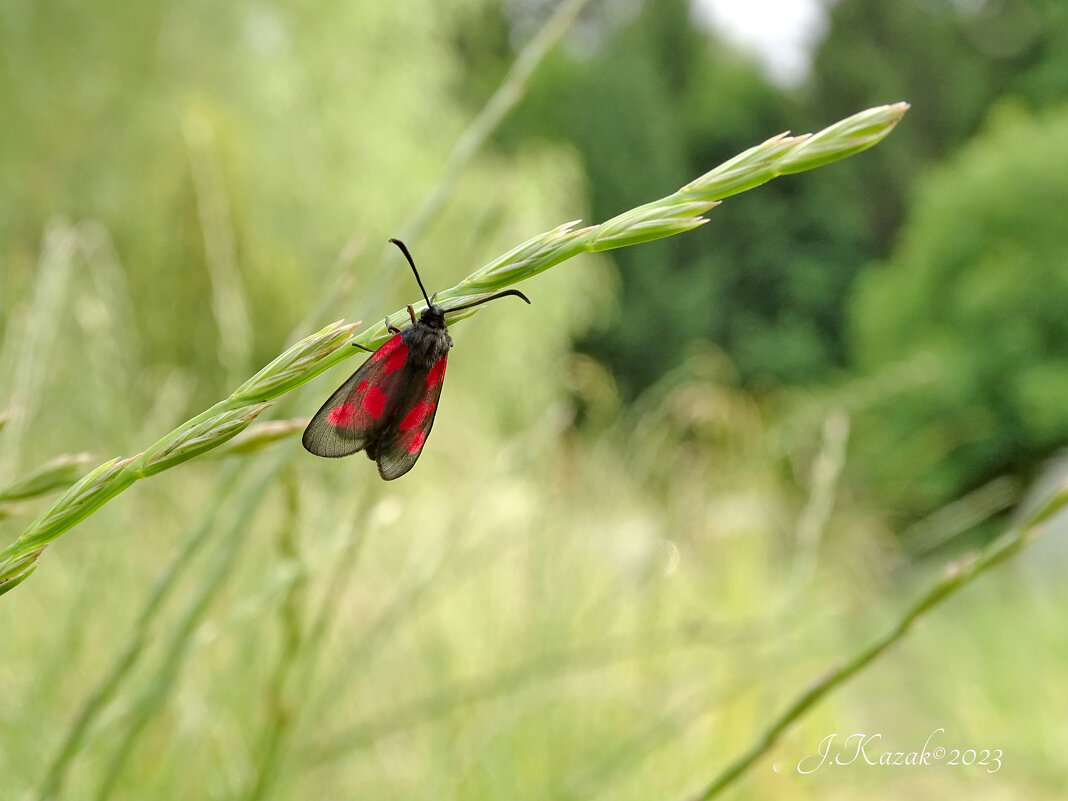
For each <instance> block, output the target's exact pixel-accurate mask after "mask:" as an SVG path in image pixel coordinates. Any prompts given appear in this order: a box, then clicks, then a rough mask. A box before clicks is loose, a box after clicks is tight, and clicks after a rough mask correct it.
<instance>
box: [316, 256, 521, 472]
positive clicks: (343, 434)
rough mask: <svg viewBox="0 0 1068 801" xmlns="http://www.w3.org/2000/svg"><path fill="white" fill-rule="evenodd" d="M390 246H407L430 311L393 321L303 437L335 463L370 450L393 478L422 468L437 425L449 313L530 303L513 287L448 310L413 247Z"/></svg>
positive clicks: (410, 310)
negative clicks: (422, 273)
mask: <svg viewBox="0 0 1068 801" xmlns="http://www.w3.org/2000/svg"><path fill="white" fill-rule="evenodd" d="M389 241H390V242H392V243H393V244H394V245H396V246H397V247H398V248H400V250H401V253H403V254H404V258H405V259H407V260H408V264H410V265H411V267H412V272H413V273H414V274H415V280H416V282H417V283H418V284H419V290H420V291H421V292H422V293H423V299H424V300H426V309H424V310H423V312H422V313H421V314H420V315H419V317H418V319H417V318H416V316H415V310H414V309H413V308H412V307H411V306H410V305H409V306H408V316H409V317H411V318H412V324H411V325H410V326H408V327H407V328H405V329H404V330H403V331H402V330H401V329H399V328H397V327H395V326H393V325H390V322H389V317H387V318H386V328H387V330H388V331H389V332H390V333H392V334H393V336H392V337H391V338H390V339H388V340H386V342H385V343H384V344H383V345H382V346H381V347H379V348H378V350H376V351H374V352H372V353H371V356H370V357H369V358H368V359H367V361H365V362H364V363H363V364H362V365H361V366H360V368H359V369H358V370H357V371H356V372H355V373H353V374H352V375H351V376H349V378H348V380H346V381H345V383H344V384H342V385H341V386H340V387H338V388H337V390H336V391H335V392H334V394H333V395H331V396H330V398H329V399H328V400H327V401H326V403H324V404H323V406H322V408H321V409H319V411H318V412H316V413H315V416H314V417H313V418H312V419H311V422H309V423H308V427H307V428H306V429H305V430H304V437H303V440H302V441H303V443H304V447H305V448H306V449H307V450H308V451H310V452H311V453H313V454H315V455H316V456H326V457H330V458H334V457H338V456H348V455H349V454H352V453H356V452H357V451H364V452H365V453H366V454H367V456H368V458H369V459H371V460H372V461H374V462H377V463H378V474H379V475H380V476H382V478H384V479H385V480H386V481H392V480H393V479H395V478H400V477H401V476H403V475H404V474H405V473H407V472H408V471H409V470H411V469H412V467H414V466H415V463H416V461H417V460H418V459H419V454H421V453H422V452H423V446H424V445H425V444H426V440H427V437H429V436H430V429H431V428H432V427H433V425H434V417H435V415H436V414H437V411H438V400H439V398H440V397H441V387H442V384H443V383H444V381H445V365H446V363H447V361H448V358H449V350H450V349H451V348H452V337H450V336H449V330H448V326H447V325H446V323H445V315H446V314H450V313H451V312H458V311H463V310H464V309H471V308H474V307H475V306H481V305H482V304H483V303H489V302H490V301H491V300H497V299H498V298H503V297H507V296H508V295H515V296H516V297H519V298H522V299H523V300H524V301H526V302H527V303H528V304H529V303H530V299H529V298H528V297H527V296H526V295H524V294H523V293H522V292H520V291H519V290H517V289H508V290H505V291H504V292H498V293H497V294H496V295H491V296H490V297H488V298H483V299H482V300H476V301H474V302H473V303H465V304H463V305H462V306H454V307H452V308H451V309H443V308H442V307H441V306H438V305H437V304H435V303H434V299H435V298H437V294H434V295H433V296H431V297H429V298H428V297H427V295H426V289H424V288H423V281H422V279H421V278H420V277H419V271H418V270H417V269H416V268H415V261H414V260H413V259H412V256H411V254H410V253H409V252H408V248H407V247H405V245H404V243H403V242H401V241H400V240H399V239H390V240H389ZM357 347H362V346H359V345H357ZM364 350H368V349H367V348H364Z"/></svg>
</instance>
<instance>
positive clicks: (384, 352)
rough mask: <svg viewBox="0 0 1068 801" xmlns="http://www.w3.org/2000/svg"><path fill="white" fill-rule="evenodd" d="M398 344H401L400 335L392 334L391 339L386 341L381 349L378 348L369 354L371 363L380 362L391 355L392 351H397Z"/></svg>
mask: <svg viewBox="0 0 1068 801" xmlns="http://www.w3.org/2000/svg"><path fill="white" fill-rule="evenodd" d="M400 343H401V335H400V334H394V335H393V337H392V338H391V339H388V340H386V342H385V343H384V344H383V345H382V347H380V348H379V349H378V350H376V351H375V352H374V353H372V354H371V361H373V362H380V361H382V360H383V359H384V358H386V357H387V356H389V354H391V353H392V352H393V351H395V350H396V349H397V346H398V345H400Z"/></svg>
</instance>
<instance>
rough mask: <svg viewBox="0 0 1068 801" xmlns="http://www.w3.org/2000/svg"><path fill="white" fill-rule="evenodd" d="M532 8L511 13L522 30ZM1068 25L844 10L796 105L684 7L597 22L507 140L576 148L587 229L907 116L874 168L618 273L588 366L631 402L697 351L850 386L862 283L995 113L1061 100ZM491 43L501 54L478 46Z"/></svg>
mask: <svg viewBox="0 0 1068 801" xmlns="http://www.w3.org/2000/svg"><path fill="white" fill-rule="evenodd" d="M540 7H541V6H540V4H538V3H522V2H521V3H513V4H511V8H512V14H513V19H512V22H513V26H515V24H516V20H518V22H519V27H521V24H522V22H523V20H524V18H525V17H524V14H531V13H534V12H536V11H537V10H538V9H539V8H540ZM1065 8H1066V5H1065V4H1064V3H1062V2H1060V0H1034V2H1026V1H1025V0H1005V2H999V3H978V4H963V3H951V2H948V1H946V2H924V1H921V0H905V2H900V0H843V1H842V2H839V3H836V4H834V5H833V6H831V7H830V9H829V12H828V13H829V17H828V32H827V35H826V38H825V39H824V40H823V42H822V43H821V44H820V46H819V49H818V51H817V53H816V55H815V61H814V65H813V71H812V75H811V76H810V79H809V80H808V82H807V83H806V84H805V85H804V86H802V87H801V88H800V89H799V90H796V91H792V92H787V91H784V90H780V89H779V88H777V87H774V86H772V85H770V84H768V82H767V81H766V80H765V79H764V78H763V77H762V75H761V74H760V72H759V71H758V69H757V67H756V66H755V65H754V64H753V63H752V62H751V60H749V59H748V58H747V57H744V56H742V55H740V54H739V53H737V52H736V51H734V50H733V49H732V48H731V47H730V46H728V45H726V44H724V43H723V42H720V41H717V39H716V37H715V36H714V35H713V34H711V33H709V32H705V31H702V30H700V29H699V28H697V27H696V26H695V24H694V22H693V19H692V17H691V11H690V8H689V4H688V3H687V2H685V0H657V1H656V2H649V1H648V0H646V1H645V2H636V3H618V2H605V3H601V4H596V5H594V6H593V7H592V8H591V12H590V13H589V14H588V15H587V17H586V19H585V21H584V25H583V26H582V28H581V29H580V31H579V32H578V34H577V35H575V36H574V37H572V41H571V42H570V48H569V49H567V50H566V51H565V52H562V53H560V54H558V55H557V57H556V58H555V59H553V60H552V61H551V63H550V64H549V65H548V66H547V68H546V69H544V70H543V71H542V72H541V73H540V74H539V75H538V77H537V80H536V82H535V86H534V88H533V91H532V96H531V98H530V99H529V101H528V102H527V103H526V104H524V106H523V108H522V109H520V111H519V112H518V113H517V114H516V115H515V117H514V118H513V119H512V120H511V124H510V125H509V126H507V127H506V129H505V130H504V131H503V132H502V139H504V141H507V142H511V143H513V144H514V143H517V142H520V141H523V140H524V139H526V138H528V137H551V138H565V139H567V140H569V141H570V142H572V143H573V144H574V146H575V147H576V148H577V149H578V151H579V152H580V153H581V155H582V157H583V159H584V161H585V164H586V167H587V174H588V176H589V185H590V188H589V192H590V209H589V213H588V215H584V216H588V217H590V218H592V219H595V220H600V219H604V218H606V217H608V216H611V215H612V214H615V213H617V212H618V211H619V210H620V209H623V208H626V207H628V206H629V205H633V204H636V203H639V202H642V201H644V200H647V199H649V198H651V197H655V196H657V195H659V194H663V193H664V192H667V191H670V190H671V189H673V188H674V187H675V186H677V185H678V183H679V181H680V179H681V180H685V179H686V178H687V177H691V176H693V175H697V174H699V173H701V172H702V171H704V170H707V169H709V168H710V167H712V166H714V165H715V164H717V163H719V162H720V161H722V160H723V159H725V158H729V157H730V156H732V155H734V154H735V153H737V152H738V151H739V150H741V149H744V148H745V147H748V146H750V145H752V144H754V143H756V142H759V141H762V140H763V139H764V138H766V137H767V136H769V135H770V134H773V133H776V132H778V131H781V130H785V129H787V128H792V129H793V130H795V131H802V130H815V129H818V128H819V127H821V126H822V125H825V124H827V123H828V122H829V121H832V120H835V119H839V118H841V117H843V116H845V115H847V114H849V113H852V112H854V111H856V110H857V109H859V108H863V107H865V106H870V105H874V104H878V103H885V102H891V101H895V100H900V99H907V100H909V101H910V102H912V103H913V112H912V113H910V116H909V121H908V123H907V124H906V125H904V126H902V130H901V131H900V132H898V134H896V135H895V136H894V137H892V138H891V140H889V141H888V142H886V143H884V145H882V146H880V147H879V148H877V149H876V150H874V151H872V153H869V154H865V156H864V157H863V158H860V159H855V160H849V161H847V162H844V163H843V164H841V165H835V166H834V167H833V168H831V169H830V170H828V171H821V172H820V173H819V174H814V175H810V176H808V175H806V176H795V177H790V178H787V179H782V180H780V181H776V182H774V183H772V184H769V185H767V186H764V187H761V189H760V191H759V192H755V193H752V194H751V195H743V196H741V197H738V198H733V199H731V200H730V201H729V205H728V206H727V207H725V208H723V209H720V210H718V211H717V212H715V213H714V214H713V215H712V222H711V223H710V224H709V225H708V226H706V227H705V228H704V229H702V230H701V231H699V232H697V233H695V234H692V235H690V236H687V237H680V238H678V239H676V240H671V241H668V242H664V243H660V244H657V245H652V246H648V247H643V248H637V249H634V250H628V251H622V252H620V253H619V254H613V258H614V259H615V262H616V264H617V266H618V268H619V274H620V300H619V309H618V314H617V316H616V318H615V319H614V320H613V321H612V322H611V324H609V325H608V326H607V327H605V328H603V329H602V330H600V331H599V332H597V333H595V334H594V335H592V336H589V337H587V338H586V339H585V340H583V341H582V342H581V343H580V348H582V349H584V350H587V351H589V352H590V353H591V354H593V355H594V356H595V357H597V358H598V359H600V360H602V361H604V362H605V363H606V364H608V365H609V366H610V367H611V369H612V370H613V373H614V374H615V375H616V377H617V379H618V380H619V381H620V383H621V385H622V387H623V389H624V391H625V392H626V393H627V394H629V395H633V394H635V393H636V392H638V391H640V390H641V389H642V388H644V387H646V386H648V385H649V384H650V383H651V382H652V381H654V380H655V379H656V378H657V377H659V376H661V375H662V374H664V372H665V371H667V370H669V369H670V368H671V367H672V365H674V364H676V363H677V361H678V359H679V358H681V354H682V353H683V352H684V350H685V345H686V344H687V343H689V342H691V341H693V340H695V339H707V340H711V341H713V342H715V343H717V344H719V345H720V346H722V347H724V348H725V349H726V350H727V351H728V352H729V353H730V354H731V356H732V358H733V359H734V360H735V361H736V363H737V365H738V369H739V371H740V374H741V376H742V378H743V381H745V382H746V383H747V384H748V385H749V386H755V387H758V388H759V387H762V386H764V387H767V386H773V385H775V384H780V383H804V382H811V381H819V380H824V379H827V378H828V377H830V376H831V375H833V374H834V373H835V372H837V371H838V370H840V369H842V368H848V361H849V356H848V354H849V350H850V348H849V343H848V342H847V339H846V337H847V333H846V325H845V320H846V315H845V313H844V310H845V307H846V303H847V299H848V297H849V294H850V291H851V288H852V285H853V282H854V279H855V278H856V276H857V274H858V273H859V272H861V270H862V269H863V268H864V266H865V263H866V261H867V260H868V259H869V258H870V257H871V254H873V253H874V254H877V255H880V256H886V255H888V254H889V252H890V249H891V248H892V247H893V243H894V241H895V236H896V232H897V230H898V228H899V226H900V224H901V220H902V218H903V215H904V213H905V209H906V207H907V205H908V202H909V197H910V194H911V191H912V185H913V184H914V182H915V181H916V179H917V177H918V176H919V175H920V174H921V173H922V171H923V170H924V169H925V168H926V166H927V165H930V164H932V163H935V162H937V161H938V160H939V159H941V158H942V157H944V156H945V155H946V154H948V153H950V152H952V151H953V150H954V149H955V148H957V147H959V146H960V145H961V144H962V143H963V142H964V141H966V140H967V138H968V137H969V136H971V135H973V134H974V133H975V132H976V131H977V130H978V128H979V126H980V125H981V123H982V120H983V118H984V115H985V113H986V109H987V108H988V107H989V105H990V104H991V103H992V102H993V101H994V100H995V99H996V98H998V97H1000V96H1002V95H1003V94H1005V93H1013V94H1022V95H1023V96H1025V97H1027V98H1028V100H1029V101H1030V102H1032V103H1033V104H1035V105H1041V104H1043V103H1045V102H1048V101H1049V100H1050V99H1051V98H1053V97H1056V96H1058V93H1060V92H1063V90H1064V86H1065V76H1068V65H1065V64H1063V62H1064V60H1065V58H1068V56H1066V55H1065V54H1066V53H1068V47H1062V46H1060V43H1061V41H1062V40H1063V39H1064V38H1065V37H1066V36H1068V34H1066V31H1068V19H1066V18H1065V16H1066V13H1068V12H1066V11H1065ZM508 31H509V26H508V24H506V23H505V22H502V17H501V16H500V15H498V16H492V15H491V16H489V17H486V18H483V19H480V20H472V25H471V26H470V27H469V28H467V29H466V31H465V34H464V36H465V37H466V40H467V41H468V43H469V46H468V47H467V48H466V50H467V52H469V53H476V52H478V53H483V54H485V53H494V52H496V53H497V54H504V53H506V52H507V35H508ZM480 37H481V39H480ZM481 40H489V41H493V40H496V41H497V46H496V48H494V47H492V46H490V47H474V46H473V45H470V43H471V42H474V41H481ZM506 63H507V62H506V59H505V58H504V57H503V56H501V55H498V57H496V58H493V57H487V56H485V55H482V56H481V57H478V58H475V59H474V60H473V61H471V62H470V67H471V73H472V75H473V76H482V77H481V78H478V77H476V78H475V80H474V82H473V84H472V85H475V86H477V85H478V81H480V80H481V81H482V82H486V83H487V84H488V81H487V79H486V77H485V76H486V75H492V74H494V72H495V70H500V69H503V68H504V67H505V65H506ZM487 90H488V89H487ZM580 213H582V211H581V210H580V211H578V212H577V213H576V216H578V214H580Z"/></svg>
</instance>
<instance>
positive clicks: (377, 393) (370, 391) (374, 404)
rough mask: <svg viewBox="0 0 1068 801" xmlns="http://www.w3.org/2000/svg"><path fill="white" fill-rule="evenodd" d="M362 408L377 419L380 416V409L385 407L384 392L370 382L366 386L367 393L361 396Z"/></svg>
mask: <svg viewBox="0 0 1068 801" xmlns="http://www.w3.org/2000/svg"><path fill="white" fill-rule="evenodd" d="M362 405H363V410H364V411H365V412H367V413H368V414H369V415H371V417H373V418H374V419H375V420H377V419H378V418H379V417H381V416H382V410H383V409H385V408H386V393H385V392H383V391H382V390H380V389H379V388H378V387H377V386H375V385H374V384H372V385H371V386H370V387H368V388H367V394H366V395H364V396H363V404H362Z"/></svg>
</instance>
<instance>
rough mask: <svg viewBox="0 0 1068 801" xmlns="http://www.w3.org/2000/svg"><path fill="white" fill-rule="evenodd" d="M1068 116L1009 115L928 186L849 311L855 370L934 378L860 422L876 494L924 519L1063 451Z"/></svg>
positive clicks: (1067, 430) (1066, 420) (1067, 379)
mask: <svg viewBox="0 0 1068 801" xmlns="http://www.w3.org/2000/svg"><path fill="white" fill-rule="evenodd" d="M1065 208H1068V107H1061V108H1060V109H1059V110H1057V111H1056V112H1047V113H1045V114H1042V115H1040V116H1032V115H1031V114H1030V113H1028V112H1026V111H1024V110H1022V109H1021V108H1019V107H1017V106H1015V105H1010V106H1007V107H1004V108H1001V109H1000V111H999V113H998V114H997V115H995V116H994V118H993V120H992V122H991V124H990V125H989V126H988V127H987V128H986V129H985V130H984V131H983V132H982V133H981V134H980V135H979V136H977V137H975V138H974V139H973V140H972V141H971V142H970V143H969V144H968V145H967V146H966V147H964V148H963V149H961V150H960V151H959V152H958V153H956V154H955V155H954V156H953V158H951V159H950V160H949V161H948V162H947V163H946V164H945V165H944V166H942V167H941V168H939V169H938V170H936V171H934V172H933V173H931V174H930V175H929V176H928V177H927V178H926V179H925V180H924V181H923V182H922V184H921V186H920V191H919V193H918V195H917V197H916V201H915V203H914V204H913V206H912V207H911V208H910V210H909V215H908V218H907V220H906V222H905V225H904V228H903V229H902V232H901V238H900V243H899V245H898V247H897V248H896V249H895V251H894V255H893V256H892V257H891V259H890V260H889V262H888V263H887V264H885V265H883V266H881V267H879V268H878V269H875V270H872V271H869V272H867V273H865V274H864V276H863V277H862V279H861V281H860V283H859V287H858V291H857V294H856V297H855V300H854V303H853V305H852V309H851V311H852V319H853V328H854V329H855V341H856V349H857V361H858V363H859V366H860V367H861V368H862V369H864V370H869V371H878V370H879V369H881V368H884V367H886V366H888V365H891V364H894V363H896V362H900V361H903V360H907V359H909V358H913V357H916V356H925V357H926V358H928V359H932V360H933V364H934V368H935V378H934V380H933V381H930V382H927V383H924V384H922V385H921V386H919V387H917V388H915V389H913V390H906V391H903V392H902V393H901V394H900V395H897V396H896V397H895V398H894V399H893V403H891V404H886V405H882V406H880V407H879V408H878V409H875V410H873V412H874V413H873V414H869V415H864V416H861V418H860V420H859V421H858V426H857V433H856V439H855V442H856V443H857V445H858V447H859V448H861V449H862V452H861V453H860V457H861V459H860V463H861V464H862V465H864V466H865V468H866V469H867V472H868V473H869V474H870V476H871V477H872V478H873V479H874V481H875V482H876V485H877V487H878V490H879V492H878V494H879V495H880V496H881V497H882V498H884V499H886V500H889V501H892V502H894V503H895V505H897V507H898V508H899V509H900V510H901V511H902V512H904V513H906V514H917V513H921V512H923V511H925V510H928V509H930V508H932V507H933V506H935V505H937V504H940V503H943V502H945V501H946V500H948V499H950V498H953V497H956V496H958V495H960V494H961V493H962V492H964V491H966V490H968V489H971V488H974V487H975V486H977V485H978V484H980V483H982V482H984V481H986V480H989V479H990V478H992V477H994V476H997V475H1001V474H1004V473H1020V472H1026V471H1028V470H1030V469H1031V468H1033V467H1034V466H1035V465H1036V463H1037V462H1038V461H1039V460H1041V459H1042V458H1043V457H1045V456H1046V455H1048V454H1049V453H1050V452H1051V451H1052V450H1054V449H1056V448H1057V447H1059V446H1063V444H1064V443H1065V441H1066V440H1068V405H1065V403H1064V399H1065V398H1066V397H1068V360H1066V359H1065V356H1064V343H1065V342H1068V314H1066V313H1065V310H1066V309H1068V271H1066V270H1065V254H1066V253H1068V235H1066V232H1065V227H1064V214H1063V211H1064V209H1065Z"/></svg>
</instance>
